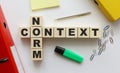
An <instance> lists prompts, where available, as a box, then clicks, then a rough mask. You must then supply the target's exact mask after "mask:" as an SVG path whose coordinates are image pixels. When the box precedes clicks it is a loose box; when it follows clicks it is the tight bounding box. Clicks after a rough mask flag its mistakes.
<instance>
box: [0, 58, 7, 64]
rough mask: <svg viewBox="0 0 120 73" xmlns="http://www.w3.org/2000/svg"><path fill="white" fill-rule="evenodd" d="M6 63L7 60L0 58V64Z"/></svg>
mask: <svg viewBox="0 0 120 73" xmlns="http://www.w3.org/2000/svg"><path fill="white" fill-rule="evenodd" d="M7 61H8V58H2V59H0V64H1V63H5V62H7Z"/></svg>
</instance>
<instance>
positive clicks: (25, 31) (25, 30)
mask: <svg viewBox="0 0 120 73" xmlns="http://www.w3.org/2000/svg"><path fill="white" fill-rule="evenodd" d="M19 35H20V37H21V38H30V27H27V26H21V27H19Z"/></svg>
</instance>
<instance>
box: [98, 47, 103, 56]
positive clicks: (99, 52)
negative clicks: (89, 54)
mask: <svg viewBox="0 0 120 73" xmlns="http://www.w3.org/2000/svg"><path fill="white" fill-rule="evenodd" d="M102 52H103V48H102V47H101V48H100V49H99V51H98V55H101V54H102Z"/></svg>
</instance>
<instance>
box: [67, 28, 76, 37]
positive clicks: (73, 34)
mask: <svg viewBox="0 0 120 73" xmlns="http://www.w3.org/2000/svg"><path fill="white" fill-rule="evenodd" d="M66 38H77V28H76V27H67V28H66Z"/></svg>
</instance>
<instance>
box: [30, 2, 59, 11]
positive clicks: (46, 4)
mask: <svg viewBox="0 0 120 73" xmlns="http://www.w3.org/2000/svg"><path fill="white" fill-rule="evenodd" d="M30 1H31V8H32V10H38V9H46V8H52V7H58V6H59V0H30Z"/></svg>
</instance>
